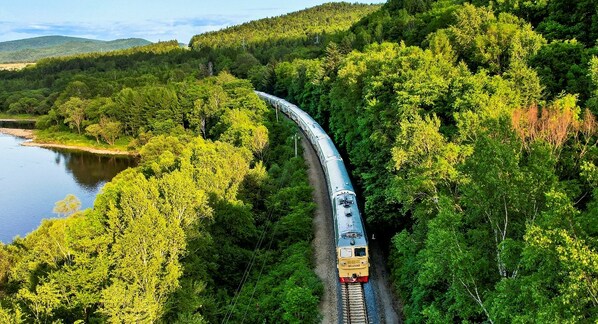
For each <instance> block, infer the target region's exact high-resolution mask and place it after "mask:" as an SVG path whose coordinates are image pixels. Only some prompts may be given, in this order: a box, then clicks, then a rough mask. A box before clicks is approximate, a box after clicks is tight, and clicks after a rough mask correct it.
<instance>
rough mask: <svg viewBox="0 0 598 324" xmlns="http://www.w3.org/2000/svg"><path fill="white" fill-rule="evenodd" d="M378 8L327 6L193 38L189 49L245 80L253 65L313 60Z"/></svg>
mask: <svg viewBox="0 0 598 324" xmlns="http://www.w3.org/2000/svg"><path fill="white" fill-rule="evenodd" d="M379 8H380V6H379V5H365V4H350V3H346V2H339V3H327V4H323V5H320V6H316V7H313V8H308V9H305V10H301V11H297V12H293V13H290V14H287V15H283V16H279V17H273V18H265V19H260V20H256V21H252V22H248V23H245V24H241V25H238V26H233V27H229V28H226V29H223V30H220V31H214V32H209V33H204V34H200V35H196V36H194V37H193V38H192V39H191V42H190V43H189V46H190V47H192V48H193V49H194V50H197V51H200V52H201V53H202V54H203V55H204V56H206V57H209V58H210V59H211V61H213V62H214V63H215V64H216V66H217V68H218V69H219V70H224V69H228V70H233V71H235V72H236V74H237V75H240V76H244V77H245V76H247V75H248V74H258V73H262V72H263V71H258V70H256V71H251V73H250V71H249V67H251V66H252V65H255V63H256V61H260V62H261V63H264V64H265V63H268V62H270V61H275V60H280V59H293V58H297V57H317V56H318V55H320V54H321V53H322V52H323V50H324V44H326V43H328V42H329V41H330V40H331V38H332V37H334V35H335V34H336V33H338V32H342V31H345V30H347V29H348V28H349V27H350V26H351V25H352V24H354V23H356V22H357V21H359V20H360V19H361V18H363V17H364V16H366V15H367V14H369V13H371V12H374V11H376V10H377V9H379Z"/></svg>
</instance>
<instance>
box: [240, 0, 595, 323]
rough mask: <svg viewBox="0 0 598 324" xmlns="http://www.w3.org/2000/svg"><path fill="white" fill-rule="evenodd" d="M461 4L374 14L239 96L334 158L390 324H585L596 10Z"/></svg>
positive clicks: (591, 285) (578, 5)
mask: <svg viewBox="0 0 598 324" xmlns="http://www.w3.org/2000/svg"><path fill="white" fill-rule="evenodd" d="M473 3H474V4H470V3H466V2H465V1H462V0H442V1H420V2H414V1H402V0H389V1H388V2H387V3H386V4H385V5H384V6H383V8H382V9H381V10H379V11H376V12H374V13H372V14H371V15H369V16H367V17H365V18H364V19H362V20H360V22H359V23H357V24H356V25H354V26H352V27H351V28H350V30H349V31H348V32H346V33H345V36H344V37H343V40H346V41H347V42H345V41H343V42H341V43H339V44H334V43H329V44H328V47H327V48H326V52H325V54H323V55H320V56H317V57H315V58H311V57H308V56H304V57H299V59H295V60H288V61H285V62H275V64H269V66H268V67H255V66H254V67H252V70H258V69H260V68H267V70H266V71H267V72H268V73H264V74H262V75H261V76H259V75H255V79H252V82H254V85H256V86H257V87H259V88H261V89H263V90H265V91H268V92H271V93H274V94H277V95H279V96H282V97H285V98H287V99H289V100H291V101H293V102H294V103H296V104H298V105H299V106H300V107H302V108H304V109H306V110H307V111H308V112H309V113H311V114H312V115H314V116H316V117H317V118H318V119H319V121H320V122H321V124H322V125H323V126H324V127H325V128H328V129H329V130H330V132H329V134H330V135H331V136H333V137H334V139H335V141H336V143H338V144H339V147H340V150H341V151H342V152H346V158H345V161H347V162H348V163H349V164H350V165H351V167H352V169H353V176H354V177H355V180H356V181H355V182H356V183H357V184H358V187H360V188H361V189H362V190H363V196H364V197H365V203H364V205H365V208H364V214H365V215H367V219H368V225H369V230H368V233H371V234H372V235H373V234H375V236H376V238H377V242H379V243H380V242H383V246H387V247H388V248H389V260H388V264H389V266H390V268H391V273H392V276H393V279H394V288H395V290H396V292H397V293H398V294H399V296H400V298H401V303H402V305H403V316H404V318H405V323H427V322H432V323H456V322H469V323H557V322H558V323H594V322H596V319H598V298H597V296H598V281H597V280H596V278H598V262H597V260H598V240H597V238H598V221H597V219H598V218H597V217H596V215H597V213H598V182H597V181H596V179H598V167H597V166H598V145H597V143H598V142H597V141H596V140H597V137H598V136H597V135H598V132H597V130H598V123H597V122H596V114H597V113H598V46H596V37H597V36H596V35H598V34H597V32H598V10H597V9H598V4H597V3H596V1H592V0H578V1H573V2H571V1H565V0H554V1H549V2H540V1H538V2H519V1H514V2H512V1H509V2H499V3H498V4H497V2H494V1H485V0H479V1H474V2H473ZM347 45H349V46H347ZM346 48H351V49H352V51H349V52H347V51H346ZM256 51H259V49H256ZM294 51H295V52H296V53H300V52H301V51H300V49H297V48H295V49H294ZM265 61H267V62H269V61H268V59H267V58H266V60H265ZM270 65H272V66H271V67H270ZM233 71H234V70H233ZM259 77H261V79H260V78H259Z"/></svg>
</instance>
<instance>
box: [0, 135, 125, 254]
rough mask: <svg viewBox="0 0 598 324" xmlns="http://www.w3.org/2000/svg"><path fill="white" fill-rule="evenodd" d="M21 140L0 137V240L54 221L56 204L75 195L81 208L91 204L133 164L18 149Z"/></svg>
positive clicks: (81, 154) (77, 154)
mask: <svg viewBox="0 0 598 324" xmlns="http://www.w3.org/2000/svg"><path fill="white" fill-rule="evenodd" d="M23 141H24V139H20V138H17V137H13V136H9V135H4V134H0V241H1V242H3V243H10V242H11V241H12V239H13V238H14V237H15V236H16V235H19V236H21V237H23V236H25V235H26V234H27V233H29V232H31V231H33V230H35V229H36V228H37V227H38V226H39V225H40V223H41V220H42V219H44V218H53V217H57V215H56V214H54V213H53V212H52V209H54V204H55V203H56V202H57V201H59V200H62V199H64V198H65V197H66V195H67V194H74V195H75V196H77V198H79V200H81V208H82V209H85V208H89V207H92V206H93V201H94V199H95V196H96V195H97V193H98V192H99V191H100V189H101V188H102V186H103V185H104V184H105V183H106V182H108V181H110V180H111V179H112V178H113V177H114V176H115V175H116V174H118V173H119V172H120V171H122V170H124V169H126V168H128V167H133V166H135V164H136V162H135V161H134V159H131V158H128V157H115V156H101V155H96V154H91V153H87V152H73V151H68V150H59V149H48V148H40V147H31V146H22V145H20V144H21V143H22V142H23Z"/></svg>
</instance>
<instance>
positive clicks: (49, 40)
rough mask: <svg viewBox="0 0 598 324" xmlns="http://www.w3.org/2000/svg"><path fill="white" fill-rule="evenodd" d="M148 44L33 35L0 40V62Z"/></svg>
mask: <svg viewBox="0 0 598 324" xmlns="http://www.w3.org/2000/svg"><path fill="white" fill-rule="evenodd" d="M148 44H151V42H149V41H147V40H145V39H139V38H129V39H117V40H113V41H101V40H95V39H87V38H77V37H66V36H42V37H34V38H28V39H21V40H15V41H8V42H0V63H13V62H37V61H38V60H40V59H42V58H48V57H56V56H68V55H75V54H82V53H91V52H109V51H115V50H120V49H126V48H131V47H136V46H144V45H148Z"/></svg>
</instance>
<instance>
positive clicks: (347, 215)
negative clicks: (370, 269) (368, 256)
mask: <svg viewBox="0 0 598 324" xmlns="http://www.w3.org/2000/svg"><path fill="white" fill-rule="evenodd" d="M333 203H334V206H333V208H334V209H335V210H336V220H335V226H336V234H337V237H336V243H337V246H339V247H340V246H353V245H355V246H363V245H365V244H366V243H367V238H366V236H365V231H364V228H363V223H362V221H361V215H360V214H359V209H358V208H357V200H356V198H355V194H353V193H343V194H339V195H337V196H335V197H334V199H333Z"/></svg>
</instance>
